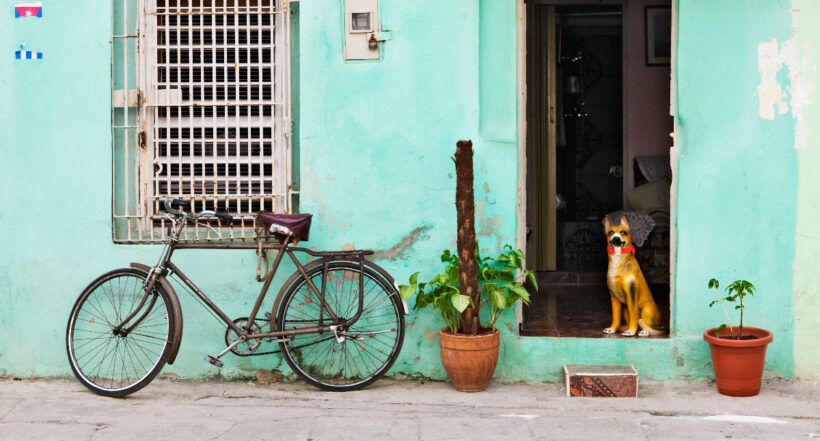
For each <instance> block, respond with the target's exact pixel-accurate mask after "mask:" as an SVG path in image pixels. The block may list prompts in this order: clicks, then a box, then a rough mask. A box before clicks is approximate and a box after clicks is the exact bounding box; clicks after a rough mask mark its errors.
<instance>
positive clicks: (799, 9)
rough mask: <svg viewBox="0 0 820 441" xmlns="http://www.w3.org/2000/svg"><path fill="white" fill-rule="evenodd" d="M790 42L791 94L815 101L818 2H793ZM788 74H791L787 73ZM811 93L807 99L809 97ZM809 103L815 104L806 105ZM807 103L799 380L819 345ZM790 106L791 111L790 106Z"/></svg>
mask: <svg viewBox="0 0 820 441" xmlns="http://www.w3.org/2000/svg"><path fill="white" fill-rule="evenodd" d="M792 10H793V11H794V12H793V14H792V16H793V26H794V29H795V32H794V35H793V37H792V38H793V39H794V47H795V49H796V53H795V58H794V60H793V61H794V66H793V67H792V68H791V69H790V73H794V74H795V75H796V80H797V82H799V85H800V86H802V87H800V90H799V91H798V93H796V94H794V95H796V96H797V97H798V98H799V99H803V98H806V97H807V96H809V95H810V94H811V96H816V91H815V88H816V86H817V85H818V84H820V71H818V70H817V62H818V61H817V60H820V46H818V45H817V44H814V43H815V42H817V41H820V28H818V27H817V17H820V3H818V2H816V1H812V0H793V1H792ZM792 71H793V72H792ZM812 93H813V94H812ZM812 101H815V102H812ZM816 101H817V100H816V98H814V99H810V100H809V101H808V102H807V103H806V104H805V105H803V106H802V107H801V108H799V109H798V110H797V118H796V119H797V122H796V128H795V129H796V132H797V133H800V134H801V135H800V136H805V143H801V144H799V145H797V147H799V148H798V150H797V157H798V162H799V173H798V184H799V185H800V191H799V192H798V198H797V227H796V230H797V231H796V233H795V240H796V251H795V258H794V259H795V260H794V292H793V295H792V303H793V307H794V311H795V318H794V365H795V366H794V373H795V375H796V376H798V377H803V378H820V345H818V344H817V329H820V294H818V287H820V271H818V270H817V269H818V268H820V233H818V227H817V222H818V220H820V197H818V196H817V189H819V188H820V173H818V169H819V168H820V167H819V166H820V137H818V134H817V133H816V132H817V127H820V103H818V102H816ZM792 107H794V106H792Z"/></svg>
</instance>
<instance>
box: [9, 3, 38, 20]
mask: <svg viewBox="0 0 820 441" xmlns="http://www.w3.org/2000/svg"><path fill="white" fill-rule="evenodd" d="M25 17H40V18H42V17H43V2H29V3H15V4H14V18H25Z"/></svg>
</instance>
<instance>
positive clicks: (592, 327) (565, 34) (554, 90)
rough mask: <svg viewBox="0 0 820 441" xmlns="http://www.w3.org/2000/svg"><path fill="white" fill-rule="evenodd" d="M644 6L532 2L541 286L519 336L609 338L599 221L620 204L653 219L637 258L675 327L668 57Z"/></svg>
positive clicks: (533, 210)
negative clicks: (650, 47) (652, 47)
mask: <svg viewBox="0 0 820 441" xmlns="http://www.w3.org/2000/svg"><path fill="white" fill-rule="evenodd" d="M647 2H648V0H625V1H623V2H600V3H596V4H582V3H581V2H572V1H571V0H565V1H564V2H557V1H552V0H532V1H530V2H528V3H527V36H526V39H527V43H526V44H527V55H526V58H527V142H526V145H527V149H526V155H527V182H526V185H527V214H526V221H527V250H526V252H527V263H528V266H529V267H530V268H531V269H534V270H536V274H537V279H538V283H539V288H540V289H539V292H538V293H535V294H534V295H533V296H532V303H531V305H530V306H528V307H525V308H524V310H523V323H522V326H521V334H522V335H530V336H552V337H608V335H606V334H604V333H603V332H602V330H603V328H605V327H607V326H608V325H609V322H610V320H611V308H610V300H609V292H608V290H607V286H606V268H607V253H606V240H605V238H604V232H603V225H602V219H603V218H604V216H605V215H607V214H610V213H613V212H617V211H619V210H627V211H635V212H640V213H643V214H645V215H647V216H649V217H651V218H652V222H653V223H654V225H655V226H654V228H652V230H651V233H649V235H648V237H647V239H646V240H645V241H644V243H643V245H642V246H641V247H639V248H638V249H637V250H636V253H635V254H636V257H637V258H638V261H639V263H640V265H641V269H642V271H643V273H644V275H645V277H646V279H647V282H648V283H649V286H650V290H651V291H652V294H653V297H654V299H655V302H656V303H657V304H658V307H659V309H660V310H661V314H662V316H663V322H664V323H665V325H666V327H667V329H668V327H669V326H668V325H669V315H670V314H669V303H670V302H669V298H670V295H669V293H670V291H669V271H670V268H669V183H670V182H671V169H670V168H669V147H670V145H671V140H670V138H669V137H668V134H669V133H670V132H671V131H672V119H671V117H670V116H669V111H668V109H669V64H668V61H667V63H666V64H664V63H663V62H662V61H663V60H662V59H661V62H660V63H659V62H658V57H655V58H652V59H651V60H650V59H649V56H648V54H645V49H646V47H647V38H653V37H652V36H651V35H649V36H648V35H647V29H648V27H647V22H646V21H645V20H646V17H647V14H649V13H650V12H651V13H652V16H653V17H654V16H656V15H658V14H657V12H658V11H654V10H653V11H650V10H649V8H648V5H647V4H646V3H647ZM658 3H663V2H662V1H661V2H658V1H654V2H653V3H652V5H653V6H652V7H653V8H657V7H658V6H657V5H658ZM661 8H663V7H662V6H661ZM661 12H662V11H661ZM653 24H654V23H653ZM655 28H658V29H657V31H656V30H655ZM651 30H652V31H653V32H666V33H667V34H668V33H670V29H669V28H668V27H657V26H653V28H652V29H651ZM667 38H668V35H667ZM661 43H662V42H661ZM644 55H646V57H645V56H644ZM652 55H657V54H652ZM660 55H661V56H663V55H665V54H662V53H661V54H660ZM666 55H668V54H666ZM650 61H651V62H650ZM646 78H651V81H650V82H651V83H652V87H646V84H645V83H646V81H645V80H646ZM666 335H668V334H666ZM615 336H616V337H617V334H616V335H615Z"/></svg>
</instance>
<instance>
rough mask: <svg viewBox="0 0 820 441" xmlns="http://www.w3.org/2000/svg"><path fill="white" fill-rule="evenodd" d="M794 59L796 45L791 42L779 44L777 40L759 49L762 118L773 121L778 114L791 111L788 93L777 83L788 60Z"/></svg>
mask: <svg viewBox="0 0 820 441" xmlns="http://www.w3.org/2000/svg"><path fill="white" fill-rule="evenodd" d="M793 59H794V45H793V44H792V42H791V40H788V41H784V42H783V44H782V45H781V44H779V43H778V42H777V39H776V38H775V39H772V41H770V42H763V43H760V45H759V46H758V47H757V64H758V69H759V70H760V77H761V78H760V86H758V87H757V95H758V97H759V98H760V109H759V111H758V112H759V113H760V117H761V118H764V119H769V120H772V119H774V116H775V108H777V114H779V115H783V114H785V113H787V112H788V111H789V106H788V104H786V101H785V98H786V91H785V90H783V87H781V85H780V83H778V82H777V74H778V73H779V72H780V69H781V68H782V67H783V65H784V64H787V60H793Z"/></svg>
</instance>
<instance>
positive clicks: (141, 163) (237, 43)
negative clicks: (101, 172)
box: [112, 0, 291, 242]
mask: <svg viewBox="0 0 820 441" xmlns="http://www.w3.org/2000/svg"><path fill="white" fill-rule="evenodd" d="M120 1H122V4H121V5H116V3H118V2H120ZM118 10H119V12H118ZM132 14H133V15H132ZM288 16H289V13H288V10H287V0H115V11H114V20H115V23H114V49H113V57H112V59H113V61H114V66H113V69H112V76H113V89H114V95H113V104H112V105H113V109H112V127H113V131H114V133H113V138H114V164H113V171H114V179H113V184H114V203H113V210H114V240H115V241H117V242H154V241H160V240H162V239H163V238H164V237H165V234H167V229H168V228H167V219H166V218H165V217H164V216H162V215H161V214H160V213H159V211H160V209H161V208H162V200H163V199H165V198H177V199H182V200H186V201H189V202H191V203H192V211H200V210H204V209H210V210H219V211H226V212H228V213H230V214H232V215H233V216H234V217H235V218H236V220H235V221H234V222H233V223H230V224H225V223H224V222H222V223H214V224H213V226H215V227H217V229H218V231H219V232H218V234H216V233H214V232H213V231H212V230H210V229H208V228H203V227H201V226H196V225H192V226H191V227H190V228H189V229H188V231H187V232H186V235H185V239H186V240H219V238H220V236H221V237H222V238H223V239H224V240H243V239H248V238H251V237H252V236H253V218H254V214H255V213H256V212H258V211H259V210H268V211H275V212H287V211H289V209H290V190H291V189H290V181H291V170H290V155H291V151H290V139H289V137H288V135H289V129H290V102H289V98H290V78H289V72H290V65H289V59H290V57H289V51H290V49H289V20H288ZM120 20H121V21H122V23H120V24H118V23H117V22H118V21H120ZM129 26H130V27H129ZM131 30H133V33H132V31H131ZM132 54H133V58H134V60H131V58H132V57H131V56H132ZM132 87H133V89H132Z"/></svg>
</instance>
